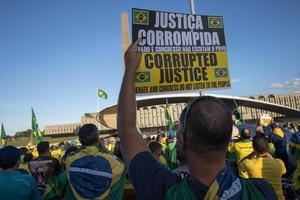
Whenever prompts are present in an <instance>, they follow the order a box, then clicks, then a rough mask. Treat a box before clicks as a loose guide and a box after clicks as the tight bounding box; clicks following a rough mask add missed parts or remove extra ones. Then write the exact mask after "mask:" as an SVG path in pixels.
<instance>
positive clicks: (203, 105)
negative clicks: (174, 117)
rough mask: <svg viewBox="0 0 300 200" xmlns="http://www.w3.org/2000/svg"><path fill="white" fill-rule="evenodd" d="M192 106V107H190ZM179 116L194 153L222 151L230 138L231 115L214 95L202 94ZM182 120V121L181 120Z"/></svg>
mask: <svg viewBox="0 0 300 200" xmlns="http://www.w3.org/2000/svg"><path fill="white" fill-rule="evenodd" d="M191 106H192V107H191ZM182 114H184V116H181V117H180V120H181V122H180V123H181V124H182V123H183V126H185V127H183V129H184V134H185V136H186V141H187V143H188V144H189V147H190V149H191V150H192V151H194V152H195V153H203V152H207V151H210V150H219V151H221V150H222V151H224V152H225V150H226V148H227V145H228V143H229V141H230V138H231V133H232V126H233V121H232V115H231V112H230V110H229V109H228V107H227V106H226V104H225V103H224V102H223V101H221V100H220V99H218V98H216V97H211V96H203V97H199V98H198V99H196V100H194V101H193V102H191V103H189V104H188V106H187V109H185V110H184V112H182ZM182 120H183V122H182Z"/></svg>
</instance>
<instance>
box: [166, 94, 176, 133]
mask: <svg viewBox="0 0 300 200" xmlns="http://www.w3.org/2000/svg"><path fill="white" fill-rule="evenodd" d="M169 107H170V105H169V102H168V99H166V108H165V117H166V120H167V122H168V126H169V131H172V130H173V129H174V124H173V121H172V117H171V115H170V110H169Z"/></svg>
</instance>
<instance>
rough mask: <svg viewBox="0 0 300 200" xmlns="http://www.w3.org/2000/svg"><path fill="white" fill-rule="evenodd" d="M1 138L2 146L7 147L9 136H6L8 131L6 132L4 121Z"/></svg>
mask: <svg viewBox="0 0 300 200" xmlns="http://www.w3.org/2000/svg"><path fill="white" fill-rule="evenodd" d="M0 139H1V148H2V147H5V145H6V139H7V136H6V132H5V129H4V126H3V123H1V135H0Z"/></svg>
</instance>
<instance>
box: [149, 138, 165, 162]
mask: <svg viewBox="0 0 300 200" xmlns="http://www.w3.org/2000/svg"><path fill="white" fill-rule="evenodd" d="M148 147H149V149H150V151H151V153H152V154H153V156H154V157H155V158H156V159H157V160H158V159H159V156H160V155H161V151H162V146H161V144H159V143H158V142H156V141H155V142H150V143H149V145H148Z"/></svg>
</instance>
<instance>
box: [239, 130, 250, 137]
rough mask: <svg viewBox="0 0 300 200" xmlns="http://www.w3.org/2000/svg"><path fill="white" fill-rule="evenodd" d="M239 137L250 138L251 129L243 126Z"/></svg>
mask: <svg viewBox="0 0 300 200" xmlns="http://www.w3.org/2000/svg"><path fill="white" fill-rule="evenodd" d="M247 131H248V132H247ZM241 137H242V138H243V139H250V137H251V130H250V129H249V128H243V129H242V131H241Z"/></svg>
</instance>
